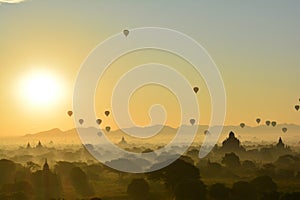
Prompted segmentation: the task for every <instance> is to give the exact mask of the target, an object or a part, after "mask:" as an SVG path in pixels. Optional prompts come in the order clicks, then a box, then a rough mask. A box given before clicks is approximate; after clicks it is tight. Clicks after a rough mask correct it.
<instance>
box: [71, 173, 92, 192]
mask: <svg viewBox="0 0 300 200" xmlns="http://www.w3.org/2000/svg"><path fill="white" fill-rule="evenodd" d="M70 179H71V182H72V185H73V187H74V189H75V190H76V192H77V193H78V194H80V195H82V196H84V197H86V196H91V195H93V194H94V191H93V188H92V187H91V185H90V184H89V182H88V178H87V175H86V174H85V173H84V171H82V169H81V168H80V167H74V168H73V169H72V170H71V173H70Z"/></svg>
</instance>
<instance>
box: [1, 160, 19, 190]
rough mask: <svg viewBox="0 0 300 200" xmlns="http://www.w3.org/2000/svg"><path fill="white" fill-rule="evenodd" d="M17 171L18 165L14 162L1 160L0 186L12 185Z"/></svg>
mask: <svg viewBox="0 0 300 200" xmlns="http://www.w3.org/2000/svg"><path fill="white" fill-rule="evenodd" d="M15 171H16V164H15V163H14V162H13V161H10V160H6V159H2V160H0V172H1V176H0V186H1V185H2V184H5V183H12V182H13V180H14V175H15Z"/></svg>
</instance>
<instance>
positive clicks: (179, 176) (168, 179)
mask: <svg viewBox="0 0 300 200" xmlns="http://www.w3.org/2000/svg"><path fill="white" fill-rule="evenodd" d="M159 166H161V163H160V164H156V165H153V166H152V167H153V168H154V169H157V168H158V167H159ZM148 177H149V179H152V180H158V181H159V180H162V181H164V183H165V185H166V187H167V188H168V189H169V190H170V191H174V189H175V186H176V185H177V184H179V183H180V182H182V181H184V180H188V179H194V180H195V179H196V180H197V179H200V172H199V169H198V168H197V167H195V166H194V165H192V164H190V163H187V162H185V161H184V160H181V159H178V160H176V161H175V162H173V163H172V164H170V165H168V166H167V167H165V168H162V169H160V170H157V171H154V172H151V173H149V174H148Z"/></svg>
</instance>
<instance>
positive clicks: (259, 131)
mask: <svg viewBox="0 0 300 200" xmlns="http://www.w3.org/2000/svg"><path fill="white" fill-rule="evenodd" d="M284 127H285V128H287V132H286V133H284V132H283V131H282V128H284ZM181 128H182V129H183V130H185V132H186V134H188V133H189V132H190V131H189V129H190V128H191V126H182V127H181ZM160 129H161V131H160V132H159V134H157V135H155V136H154V137H152V138H149V139H148V138H146V139H140V138H136V137H132V136H129V135H127V134H126V133H124V132H123V131H122V130H112V131H110V132H107V131H105V130H102V131H100V130H99V129H97V128H91V127H90V128H79V130H82V131H81V132H84V134H86V135H87V136H88V137H90V138H91V143H92V142H94V141H96V140H97V137H99V134H98V135H97V133H99V132H101V133H102V134H105V135H106V136H107V137H108V138H109V139H110V140H111V141H113V142H118V141H120V140H121V138H122V137H125V139H126V140H127V141H129V142H133V143H139V142H145V143H152V142H154V143H160V142H164V141H166V142H168V141H170V140H171V139H172V138H173V137H174V136H175V134H176V131H177V129H175V128H172V127H169V126H162V125H156V126H151V127H133V128H126V129H124V131H125V132H128V133H140V134H141V136H145V135H149V133H153V132H155V131H157V130H160ZM207 129H208V126H205V125H200V126H198V131H197V135H196V138H195V141H197V142H201V141H203V139H204V137H205V134H204V132H205V130H207ZM230 131H233V132H234V133H235V134H236V136H237V137H238V138H239V139H240V140H241V141H242V142H253V143H258V142H269V143H274V142H277V141H278V138H279V137H282V138H283V140H284V141H286V142H288V143H289V144H290V145H297V144H298V143H299V142H300V137H299V136H300V126H299V125H295V124H278V125H276V126H275V127H272V126H266V125H260V126H255V127H249V126H245V127H244V128H241V127H240V126H224V127H223V131H222V133H221V135H220V139H219V142H222V140H224V139H225V138H226V137H227V136H228V133H229V132H230ZM21 138H22V139H24V140H28V141H29V140H30V141H37V140H41V141H47V142H48V141H53V142H57V143H80V137H79V134H78V132H77V130H76V129H71V130H67V131H62V130H60V129H57V128H55V129H51V130H48V131H44V132H39V133H35V134H27V135H25V136H22V137H21ZM182 139H183V140H184V137H183V138H182Z"/></svg>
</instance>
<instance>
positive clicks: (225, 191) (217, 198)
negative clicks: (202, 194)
mask: <svg viewBox="0 0 300 200" xmlns="http://www.w3.org/2000/svg"><path fill="white" fill-rule="evenodd" d="M209 196H210V197H211V198H212V199H214V200H229V197H230V188H227V187H226V186H225V185H224V184H222V183H216V184H213V185H211V186H210V187H209Z"/></svg>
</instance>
